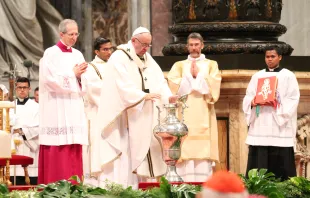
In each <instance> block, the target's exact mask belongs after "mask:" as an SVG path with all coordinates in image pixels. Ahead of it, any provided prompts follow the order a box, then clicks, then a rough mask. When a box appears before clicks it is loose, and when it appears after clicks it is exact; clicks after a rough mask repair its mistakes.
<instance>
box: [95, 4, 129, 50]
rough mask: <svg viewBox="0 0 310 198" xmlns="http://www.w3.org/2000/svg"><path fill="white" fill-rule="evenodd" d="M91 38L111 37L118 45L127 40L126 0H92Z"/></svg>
mask: <svg viewBox="0 0 310 198" xmlns="http://www.w3.org/2000/svg"><path fill="white" fill-rule="evenodd" d="M92 7H93V11H92V19H93V30H94V33H93V38H96V37H98V36H101V37H106V38H109V39H112V43H113V44H115V45H119V44H122V43H127V41H128V6H127V1H126V0H116V1H107V0H104V1H103V0H92Z"/></svg>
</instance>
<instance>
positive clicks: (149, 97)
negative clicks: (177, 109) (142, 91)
mask: <svg viewBox="0 0 310 198" xmlns="http://www.w3.org/2000/svg"><path fill="white" fill-rule="evenodd" d="M160 98H161V95H160V94H155V93H148V94H146V95H145V100H152V101H155V100H156V99H160Z"/></svg>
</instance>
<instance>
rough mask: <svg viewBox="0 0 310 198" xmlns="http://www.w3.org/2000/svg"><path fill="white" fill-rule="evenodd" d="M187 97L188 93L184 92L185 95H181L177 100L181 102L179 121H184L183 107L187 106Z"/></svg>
mask: <svg viewBox="0 0 310 198" xmlns="http://www.w3.org/2000/svg"><path fill="white" fill-rule="evenodd" d="M187 97H188V94H185V95H182V96H181V97H180V98H179V99H178V101H179V102H180V103H182V120H181V123H183V122H184V109H186V108H188V106H187V104H186V101H187Z"/></svg>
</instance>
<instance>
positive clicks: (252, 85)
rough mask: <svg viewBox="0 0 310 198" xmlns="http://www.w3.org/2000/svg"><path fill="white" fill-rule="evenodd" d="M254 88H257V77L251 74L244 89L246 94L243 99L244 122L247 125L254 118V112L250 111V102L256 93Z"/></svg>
mask: <svg viewBox="0 0 310 198" xmlns="http://www.w3.org/2000/svg"><path fill="white" fill-rule="evenodd" d="M256 88H257V78H256V77H254V76H252V78H251V81H250V83H249V85H248V88H247V90H246V95H245V97H244V99H243V107H242V108H243V112H244V114H245V119H246V123H247V125H248V126H250V124H251V123H252V121H253V120H254V119H255V114H253V113H252V107H251V103H252V100H253V99H254V97H255V95H256Z"/></svg>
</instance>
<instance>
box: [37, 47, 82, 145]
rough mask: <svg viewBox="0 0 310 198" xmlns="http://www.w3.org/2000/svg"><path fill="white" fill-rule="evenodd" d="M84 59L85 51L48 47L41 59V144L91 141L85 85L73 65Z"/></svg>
mask: <svg viewBox="0 0 310 198" xmlns="http://www.w3.org/2000/svg"><path fill="white" fill-rule="evenodd" d="M83 62H85V60H84V57H83V55H82V53H81V52H80V51H78V50H76V49H74V48H72V53H69V52H62V51H61V49H60V48H59V47H58V46H56V45H55V46H52V47H50V48H48V49H46V50H45V52H44V56H43V57H42V59H41V60H40V90H39V92H40V93H39V95H40V103H39V105H40V135H39V142H40V145H49V146H59V145H70V144H84V145H87V144H88V132H87V121H86V116H85V112H84V103H83V99H82V95H83V92H82V88H81V86H80V84H79V82H78V80H77V78H76V76H75V74H74V72H73V67H74V66H75V65H77V64H81V63H83Z"/></svg>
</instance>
